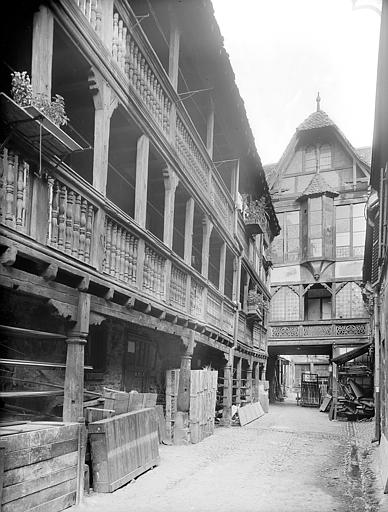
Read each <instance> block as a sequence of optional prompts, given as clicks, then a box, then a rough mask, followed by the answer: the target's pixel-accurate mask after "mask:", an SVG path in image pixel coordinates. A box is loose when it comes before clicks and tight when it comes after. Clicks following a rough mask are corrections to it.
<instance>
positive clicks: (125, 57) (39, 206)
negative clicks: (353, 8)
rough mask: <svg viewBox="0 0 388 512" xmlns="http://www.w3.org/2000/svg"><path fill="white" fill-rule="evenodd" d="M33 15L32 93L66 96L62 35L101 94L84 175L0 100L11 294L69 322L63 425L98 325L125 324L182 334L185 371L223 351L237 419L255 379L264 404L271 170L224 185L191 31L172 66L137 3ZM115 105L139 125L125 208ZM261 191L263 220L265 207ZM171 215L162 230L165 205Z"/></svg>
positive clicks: (59, 134) (74, 409)
mask: <svg viewBox="0 0 388 512" xmlns="http://www.w3.org/2000/svg"><path fill="white" fill-rule="evenodd" d="M36 7H37V9H36V12H35V13H34V14H33V17H32V16H31V24H33V27H32V61H31V62H32V65H31V74H32V87H33V91H34V93H45V94H48V96H49V97H50V96H51V95H53V94H55V93H56V92H57V91H56V90H52V85H53V75H54V72H53V62H54V61H55V59H56V55H55V48H56V47H55V45H54V38H55V31H57V32H58V33H60V34H61V37H62V38H63V37H66V38H67V39H66V40H68V41H72V43H74V46H75V48H76V49H77V52H79V55H80V58H81V56H82V59H83V60H85V61H86V62H87V64H88V66H89V68H90V73H89V79H88V80H89V82H87V81H86V82H85V83H83V84H81V85H79V87H81V86H82V87H83V88H84V89H85V87H86V89H88V90H89V89H90V90H92V92H93V104H94V111H93V114H92V117H93V120H92V125H91V126H92V127H93V126H94V128H92V131H93V134H94V135H93V143H92V144H90V147H87V145H86V144H85V140H84V139H83V142H81V144H82V146H83V148H84V150H85V151H86V153H88V152H89V153H88V154H89V155H92V157H91V156H90V157H89V161H90V162H91V161H92V166H91V170H92V172H91V175H90V173H89V174H88V173H87V171H86V168H87V165H86V163H85V162H86V161H87V158H88V157H87V156H86V157H85V160H84V163H83V164H82V165H81V166H79V167H77V170H75V169H74V168H73V167H72V164H71V160H69V158H67V156H66V153H71V152H72V151H74V149H75V148H77V144H76V143H74V141H73V140H71V139H70V140H69V138H68V136H66V134H65V133H64V132H63V131H62V130H61V129H58V128H57V129H55V127H53V126H52V125H51V123H50V122H48V121H47V120H42V119H41V118H38V119H36V118H35V117H33V115H32V114H31V116H30V115H29V114H26V113H25V111H24V109H23V108H21V107H19V106H17V105H16V104H15V103H14V102H13V101H12V100H10V98H9V97H8V96H7V95H6V94H2V95H1V109H2V118H3V120H4V121H5V123H4V126H5V130H4V137H3V138H2V155H1V159H0V161H1V171H2V172H1V190H2V197H1V204H2V217H1V231H0V245H1V249H2V253H1V256H0V257H1V268H0V279H1V286H2V287H3V288H7V289H8V290H10V291H12V293H14V292H17V293H23V294H26V295H27V296H36V297H40V298H41V299H44V300H47V301H48V302H49V303H50V306H53V307H54V308H55V309H56V310H57V312H58V313H59V314H60V315H62V316H63V318H65V319H66V321H67V324H68V326H69V325H70V326H71V328H68V329H67V332H66V336H67V340H66V341H67V359H66V375H65V393H64V395H65V396H64V408H63V418H64V420H65V421H76V420H78V419H79V418H80V417H81V416H82V402H83V387H84V382H83V381H84V375H83V371H84V350H85V346H86V344H87V339H88V333H89V326H90V324H98V323H101V321H103V320H104V319H106V318H114V319H119V320H122V321H124V322H128V323H131V324H135V325H137V326H143V327H146V328H148V329H150V330H152V331H153V332H155V333H157V332H162V333H165V334H168V335H171V336H172V339H175V340H177V341H179V340H180V341H181V342H182V343H183V347H185V348H184V351H183V356H182V360H181V370H182V369H183V370H185V369H188V368H190V364H191V357H192V355H193V351H194V348H195V346H196V344H203V345H206V346H208V347H211V348H212V349H215V350H216V351H218V352H219V353H220V354H222V356H223V358H224V371H223V377H222V378H223V383H222V389H223V391H222V393H223V400H224V402H223V403H224V406H225V411H226V414H225V421H226V423H228V420H229V412H230V408H231V404H232V402H233V403H240V402H241V400H242V398H243V396H242V391H241V387H242V380H244V383H245V384H246V385H245V386H244V390H245V391H244V392H243V395H244V398H245V399H246V400H251V399H252V397H253V393H252V389H253V385H252V382H253V379H259V378H263V375H264V372H265V366H266V360H267V330H266V322H267V320H266V311H267V309H268V303H269V300H270V293H269V291H268V287H267V281H268V277H269V276H268V271H269V265H268V261H267V259H266V256H265V251H266V248H267V247H268V246H269V243H270V241H271V240H272V238H273V237H274V236H276V234H277V232H278V224H277V221H276V216H275V214H274V211H273V208H272V203H271V199H270V196H269V192H268V187H267V184H266V181H265V177H264V173H263V171H262V168H261V164H260V161H259V159H258V158H257V159H256V160H255V161H254V167H255V170H254V171H252V169H250V170H248V169H245V168H243V167H242V166H239V165H238V159H236V163H235V165H234V166H232V167H233V168H232V169H231V172H230V176H231V178H230V186H229V187H228V186H227V185H226V184H225V181H224V180H223V179H222V178H221V175H220V173H219V172H218V170H217V167H216V166H215V165H214V163H213V159H212V157H213V130H214V116H217V112H215V113H214V111H210V113H209V115H208V117H207V126H206V144H205V143H204V142H203V141H202V139H201V137H200V135H199V134H198V131H197V129H196V127H195V126H194V123H193V121H192V119H191V117H190V115H189V114H188V112H187V110H186V108H185V107H184V106H183V104H182V101H181V98H180V96H179V95H178V92H177V84H178V70H179V58H180V56H179V43H180V41H181V40H182V39H184V37H185V35H184V33H182V34H180V32H179V27H177V26H176V27H175V28H174V27H173V28H172V29H171V33H170V43H169V66H168V71H169V72H168V73H166V72H165V70H164V69H163V67H162V65H161V63H160V61H159V59H158V57H157V56H156V53H155V52H154V50H153V47H152V46H151V44H150V42H149V40H148V39H147V36H146V34H145V32H144V31H143V30H142V28H141V26H140V23H139V22H138V18H137V17H136V16H135V14H134V12H133V11H132V9H131V6H130V3H128V2H127V1H124V0H122V1H117V2H113V0H103V1H101V0H94V1H93V0H92V1H85V0H84V1H80V0H78V1H76V0H72V1H69V0H67V1H65V0H63V1H58V2H52V3H50V4H49V6H48V7H47V6H44V5H38V2H37V5H36ZM172 19H174V17H173V16H172ZM62 58H63V55H62ZM66 58H67V57H66V54H65V59H66ZM62 64H63V66H65V65H66V63H65V62H64V61H63V60H62V61H60V65H62ZM57 68H58V65H57ZM57 68H56V69H57ZM55 72H56V73H58V70H57V71H55ZM233 85H234V84H233ZM214 95H215V96H216V95H217V91H215V92H214ZM65 101H66V98H65ZM236 101H237V100H236ZM69 106H70V107H71V105H69ZM73 112H74V113H73V115H74V116H75V117H77V115H78V116H79V117H82V113H81V114H77V112H76V109H74V111H73ZM118 112H120V114H121V115H122V116H123V118H124V119H127V124H128V126H130V131H129V132H128V133H129V138H128V139H126V140H125V141H124V142H122V146H123V147H126V145H128V148H129V151H130V152H131V155H132V157H133V166H132V175H131V176H130V177H128V180H129V182H130V183H131V185H132V189H133V190H134V192H133V194H134V195H133V201H132V202H131V204H130V206H129V207H128V209H127V210H126V211H124V210H125V208H124V207H123V206H122V207H119V206H118V205H117V204H115V202H116V203H117V202H119V203H120V205H122V204H123V202H120V201H116V198H117V197H118V196H117V194H118V193H119V189H120V184H119V182H115V181H113V182H112V181H111V182H110V181H109V180H111V179H112V174H111V171H110V169H111V162H110V156H111V151H112V143H113V142H114V140H112V137H113V135H110V130H111V129H112V119H113V116H116V115H117V113H118ZM35 115H36V113H35ZM38 115H39V113H38ZM85 118H86V115H85ZM244 119H246V118H244ZM15 121H16V122H15ZM81 121H82V119H81ZM70 122H71V120H70ZM41 123H42V124H41ZM80 124H82V123H81V122H80ZM123 126H124V128H123V130H124V129H125V127H126V124H125V123H124V125H123ZM75 138H77V137H75ZM129 139H130V140H129ZM252 140H253V139H252ZM78 149H79V146H78ZM85 151H81V152H80V153H81V154H82V153H83V154H86V153H85ZM74 155H75V156H74V159H75V160H74V161H76V157H77V153H74ZM70 158H73V156H70ZM66 162H67V163H66ZM240 167H241V168H240ZM79 169H81V170H79ZM256 169H257V170H256ZM245 173H250V174H251V175H252V173H253V176H254V180H255V191H254V192H252V190H249V187H248V190H240V192H241V193H244V192H251V203H250V206H249V207H247V209H246V212H247V211H248V210H249V215H247V213H246V212H245V214H244V212H242V211H241V210H239V209H238V208H237V206H236V205H237V203H238V197H239V193H238V191H239V187H240V185H239V184H241V182H243V181H244V174H245ZM151 178H152V179H153V180H154V181H153V182H152V180H151ZM131 180H132V181H131ZM112 183H113V185H114V188H113V192H112V190H110V189H109V187H110V186H111V185H112ZM109 190H110V192H109ZM178 191H179V193H180V197H181V198H182V197H183V198H184V202H185V204H184V207H183V211H184V237H183V243H182V250H181V251H180V254H177V252H176V251H175V250H174V243H175V236H176V226H175V223H176V222H177V220H176V215H175V216H174V208H175V207H177V201H176V198H177V194H178ZM159 192H162V194H161V195H160V194H159ZM124 195H125V194H124ZM108 196H109V197H108ZM262 196H263V197H264V198H265V202H266V204H267V210H268V213H267V215H264V216H263V215H262V211H260V210H259V209H257V211H256V210H255V204H256V203H255V201H256V200H258V199H260V197H262ZM124 200H126V198H125V197H124ZM158 207H159V210H160V209H161V210H162V213H161V217H162V220H160V219H159V220H158V222H157V221H155V218H156V217H155V215H154V216H153V213H152V212H153V211H156V210H157V208H158ZM123 208H124V209H123ZM194 243H196V244H197V246H196V249H197V258H196V259H195V258H194V257H193V256H194V248H193V245H194ZM198 261H199V262H200V263H198ZM209 263H210V264H209ZM209 267H211V268H209ZM23 327H26V328H28V327H29V326H28V325H26V326H23ZM178 347H181V344H178ZM180 352H181V349H180ZM183 410H184V407H183Z"/></svg>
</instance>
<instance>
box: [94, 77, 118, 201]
mask: <svg viewBox="0 0 388 512" xmlns="http://www.w3.org/2000/svg"><path fill="white" fill-rule="evenodd" d="M92 73H93V77H92V78H90V79H89V84H90V89H92V90H96V91H97V93H96V94H95V95H94V96H93V101H94V108H95V112H94V144H93V146H94V153H93V187H94V188H95V189H96V190H98V191H99V192H101V194H103V195H104V196H105V195H106V184H107V179H108V156H109V134H110V119H111V117H112V114H113V112H114V110H115V108H116V107H117V105H118V99H117V96H116V94H115V93H114V92H113V90H112V88H111V87H110V85H109V84H108V83H107V82H106V81H105V80H104V78H103V77H102V76H101V75H100V73H99V72H98V71H97V70H96V69H95V68H92Z"/></svg>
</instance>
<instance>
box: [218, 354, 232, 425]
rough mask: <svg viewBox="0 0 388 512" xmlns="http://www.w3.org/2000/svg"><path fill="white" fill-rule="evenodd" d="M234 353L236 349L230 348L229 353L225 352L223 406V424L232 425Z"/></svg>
mask: <svg viewBox="0 0 388 512" xmlns="http://www.w3.org/2000/svg"><path fill="white" fill-rule="evenodd" d="M233 354H234V350H233V349H232V348H231V349H229V354H228V355H227V354H224V357H225V358H226V364H225V366H224V387H223V407H222V422H221V423H222V425H223V426H225V427H230V425H231V422H232V398H233V396H232V395H233Z"/></svg>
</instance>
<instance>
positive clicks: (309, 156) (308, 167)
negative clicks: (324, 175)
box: [304, 146, 317, 172]
mask: <svg viewBox="0 0 388 512" xmlns="http://www.w3.org/2000/svg"><path fill="white" fill-rule="evenodd" d="M316 168H317V157H316V152H315V148H314V147H313V146H310V147H308V148H307V149H306V152H305V160H304V169H305V171H306V172H311V171H316Z"/></svg>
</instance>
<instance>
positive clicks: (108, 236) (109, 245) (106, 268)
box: [104, 220, 112, 273]
mask: <svg viewBox="0 0 388 512" xmlns="http://www.w3.org/2000/svg"><path fill="white" fill-rule="evenodd" d="M105 233H106V235H105V260H104V272H106V273H109V269H110V258H111V251H112V222H111V221H110V220H107V221H106V227H105Z"/></svg>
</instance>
